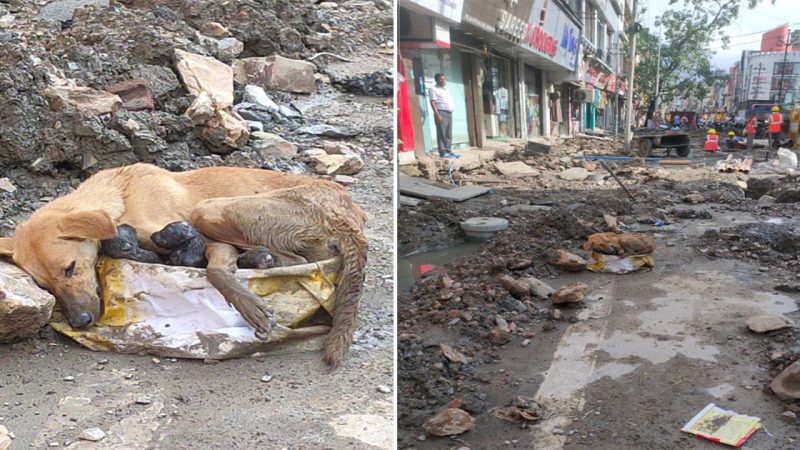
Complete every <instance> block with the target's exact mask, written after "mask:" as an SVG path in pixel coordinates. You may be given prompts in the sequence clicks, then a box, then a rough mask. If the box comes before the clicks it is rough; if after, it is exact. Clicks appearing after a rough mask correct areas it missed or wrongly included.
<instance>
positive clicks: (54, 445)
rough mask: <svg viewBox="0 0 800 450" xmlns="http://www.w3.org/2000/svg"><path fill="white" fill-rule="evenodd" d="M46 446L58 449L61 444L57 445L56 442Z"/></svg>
mask: <svg viewBox="0 0 800 450" xmlns="http://www.w3.org/2000/svg"><path fill="white" fill-rule="evenodd" d="M48 446H49V447H60V446H61V444H59V443H58V442H51V443H50V444H48Z"/></svg>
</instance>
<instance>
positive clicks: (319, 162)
mask: <svg viewBox="0 0 800 450" xmlns="http://www.w3.org/2000/svg"><path fill="white" fill-rule="evenodd" d="M308 163H309V165H310V166H311V169H312V170H313V171H314V172H315V173H318V174H320V175H333V174H336V175H353V174H356V173H358V172H360V171H361V169H363V168H364V161H363V160H362V159H361V158H360V157H358V156H356V155H327V154H325V155H312V156H310V157H309V158H308Z"/></svg>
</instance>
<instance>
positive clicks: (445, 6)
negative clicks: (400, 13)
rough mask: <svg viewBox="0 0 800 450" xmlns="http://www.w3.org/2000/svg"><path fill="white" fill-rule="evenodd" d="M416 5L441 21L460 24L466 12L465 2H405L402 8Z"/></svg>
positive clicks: (410, 0) (424, 0) (415, 0)
mask: <svg viewBox="0 0 800 450" xmlns="http://www.w3.org/2000/svg"><path fill="white" fill-rule="evenodd" d="M409 4H410V5H416V6H417V8H416V9H420V8H422V9H425V10H426V11H427V12H431V13H433V14H435V15H436V16H438V17H439V18H441V19H445V20H449V21H451V22H455V23H458V22H460V21H461V15H462V14H463V12H464V0H404V1H401V2H400V5H401V6H410V5H409Z"/></svg>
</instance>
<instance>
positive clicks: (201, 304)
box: [50, 258, 339, 359]
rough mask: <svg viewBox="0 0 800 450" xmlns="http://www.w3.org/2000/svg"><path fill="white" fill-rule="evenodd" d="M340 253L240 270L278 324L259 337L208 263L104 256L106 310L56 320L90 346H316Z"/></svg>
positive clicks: (208, 349)
mask: <svg viewBox="0 0 800 450" xmlns="http://www.w3.org/2000/svg"><path fill="white" fill-rule="evenodd" d="M338 265H339V261H338V259H331V260H327V261H321V262H319V263H312V264H304V265H299V266H291V267H280V268H273V269H264V270H255V269H246V270H239V271H237V272H236V277H237V279H238V280H239V281H240V282H242V283H243V284H244V285H246V286H248V288H249V289H250V291H252V292H253V293H255V294H256V295H258V296H259V297H261V298H262V299H263V300H264V302H265V303H266V304H267V305H268V306H269V307H270V309H271V310H272V311H273V312H274V313H275V318H276V320H277V323H278V325H277V326H276V327H275V328H274V329H273V332H272V334H271V335H270V336H269V338H268V339H267V340H260V339H258V338H256V337H255V335H254V333H253V330H252V328H251V327H250V326H249V325H248V324H247V323H246V322H245V321H244V319H242V317H241V316H240V315H239V313H238V311H236V309H234V308H233V307H232V306H230V305H228V303H227V302H226V301H225V299H224V298H223V297H222V296H221V295H220V294H219V292H218V291H217V290H216V289H215V288H214V287H213V286H211V284H210V283H209V282H208V280H207V279H206V273H205V270H204V269H194V268H188V267H172V266H163V265H160V264H142V263H137V262H133V261H127V260H117V259H109V258H103V259H101V260H100V262H99V263H98V265H97V273H98V277H99V280H100V283H101V288H102V297H103V310H104V313H103V316H102V317H100V319H98V321H97V323H96V324H95V325H94V326H92V327H90V328H88V329H85V330H75V329H73V328H72V327H71V326H70V325H69V324H68V323H67V322H66V320H64V318H63V317H61V316H60V315H59V314H56V315H54V318H53V320H52V321H51V323H50V325H51V326H52V327H53V328H54V329H55V330H57V331H59V332H60V333H63V334H65V335H67V336H69V337H71V338H72V339H74V340H76V341H77V342H79V343H80V344H81V345H84V346H85V347H88V348H89V349H92V350H97V351H100V350H105V351H116V352H121V353H148V354H153V355H158V356H167V357H180V358H209V359H226V358H234V357H240V356H247V355H251V354H254V353H264V352H270V353H275V352H295V351H314V350H318V349H319V348H320V346H321V340H322V339H321V336H322V335H324V334H326V333H327V332H328V331H329V329H330V321H331V319H330V312H331V311H333V293H334V289H335V283H336V281H337V280H336V279H335V273H336V271H337V268H338Z"/></svg>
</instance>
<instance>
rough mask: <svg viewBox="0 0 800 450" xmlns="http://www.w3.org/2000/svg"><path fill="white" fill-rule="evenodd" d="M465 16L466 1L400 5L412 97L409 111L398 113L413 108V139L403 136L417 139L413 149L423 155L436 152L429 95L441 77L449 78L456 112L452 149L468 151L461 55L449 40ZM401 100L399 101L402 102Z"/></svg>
mask: <svg viewBox="0 0 800 450" xmlns="http://www.w3.org/2000/svg"><path fill="white" fill-rule="evenodd" d="M462 10H463V1H462V0H401V1H400V3H399V6H398V31H397V32H398V41H399V55H400V56H399V62H398V64H401V65H402V67H403V69H404V74H405V76H404V80H405V85H406V94H407V101H406V103H405V105H404V104H400V105H398V107H399V108H401V109H402V108H403V107H406V108H408V114H407V116H408V117H410V120H409V122H410V126H411V128H412V130H413V133H407V132H406V133H404V135H406V136H410V135H413V141H414V142H413V145H411V146H408V148H412V149H414V151H415V152H416V153H417V154H418V155H422V154H425V153H435V152H436V121H435V119H434V112H433V109H432V107H431V105H430V100H429V99H428V95H427V94H428V90H429V89H430V88H431V87H432V86H434V85H435V81H434V76H435V75H436V74H437V73H441V74H444V75H445V77H446V78H447V89H448V91H449V92H450V95H451V96H452V97H453V100H454V103H455V106H456V108H455V111H453V148H456V149H457V148H463V147H466V146H468V145H469V134H468V131H467V121H466V110H465V107H464V105H465V96H464V80H463V73H462V72H463V71H462V67H463V60H462V54H461V52H460V51H459V50H457V49H455V48H453V46H452V45H451V39H450V27H451V26H452V25H454V24H457V23H458V21H460V18H461V15H462ZM401 99H402V98H401V97H400V96H398V102H399V101H400V100H401ZM400 117H404V115H403V114H402V113H401V114H400ZM404 144H405V142H404Z"/></svg>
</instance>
